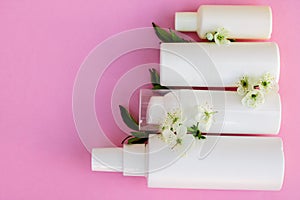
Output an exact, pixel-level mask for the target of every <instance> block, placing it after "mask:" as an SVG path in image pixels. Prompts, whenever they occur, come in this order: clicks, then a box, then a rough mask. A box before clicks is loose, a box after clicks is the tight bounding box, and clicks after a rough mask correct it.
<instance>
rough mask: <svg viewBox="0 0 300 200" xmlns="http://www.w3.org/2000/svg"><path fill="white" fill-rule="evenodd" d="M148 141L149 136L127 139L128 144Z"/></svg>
mask: <svg viewBox="0 0 300 200" xmlns="http://www.w3.org/2000/svg"><path fill="white" fill-rule="evenodd" d="M147 141H148V138H136V137H134V138H130V139H129V140H128V141H127V144H144V143H145V142H147Z"/></svg>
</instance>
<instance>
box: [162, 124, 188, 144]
mask: <svg viewBox="0 0 300 200" xmlns="http://www.w3.org/2000/svg"><path fill="white" fill-rule="evenodd" d="M186 135H187V128H186V127H185V126H184V125H181V126H178V127H177V128H176V129H175V130H173V131H172V130H170V129H166V130H164V131H162V137H163V140H164V141H165V142H166V143H167V144H168V145H169V146H171V147H174V146H176V145H177V144H182V142H183V140H184V138H185V136H186Z"/></svg>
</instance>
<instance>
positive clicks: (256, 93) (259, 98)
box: [242, 89, 265, 108]
mask: <svg viewBox="0 0 300 200" xmlns="http://www.w3.org/2000/svg"><path fill="white" fill-rule="evenodd" d="M264 102H265V97H264V94H263V93H262V92H261V91H260V90H258V89H253V90H251V91H249V92H248V93H247V95H246V96H245V97H244V98H243V99H242V104H243V105H244V106H248V107H251V108H256V106H257V105H259V104H262V103H264Z"/></svg>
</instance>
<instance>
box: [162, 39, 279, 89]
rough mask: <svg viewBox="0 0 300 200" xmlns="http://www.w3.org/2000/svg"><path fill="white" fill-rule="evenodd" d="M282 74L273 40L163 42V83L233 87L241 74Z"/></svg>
mask: <svg viewBox="0 0 300 200" xmlns="http://www.w3.org/2000/svg"><path fill="white" fill-rule="evenodd" d="M265 73H269V74H271V75H272V76H273V77H275V79H276V81H277V82H278V80H279V75H280V54H279V48H278V45H277V44H276V43H274V42H232V43H231V44H230V45H216V44H215V43H208V42H201V43H162V44H161V46H160V82H161V85H164V86H196V87H234V86H236V83H237V82H238V81H239V80H240V78H241V77H242V76H248V77H252V78H259V77H261V76H263V75H264V74H265Z"/></svg>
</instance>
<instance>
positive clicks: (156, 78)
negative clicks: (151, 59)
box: [149, 68, 169, 90]
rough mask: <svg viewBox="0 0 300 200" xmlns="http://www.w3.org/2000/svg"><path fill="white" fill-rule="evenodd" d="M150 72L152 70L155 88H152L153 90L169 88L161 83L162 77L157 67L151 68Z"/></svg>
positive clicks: (151, 74) (152, 81) (152, 80)
mask: <svg viewBox="0 0 300 200" xmlns="http://www.w3.org/2000/svg"><path fill="white" fill-rule="evenodd" d="M149 72H150V76H151V83H152V85H153V88H152V89H153V90H160V89H164V90H166V89H169V88H167V87H165V86H162V85H160V77H159V74H158V72H157V71H156V69H154V68H152V69H149Z"/></svg>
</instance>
